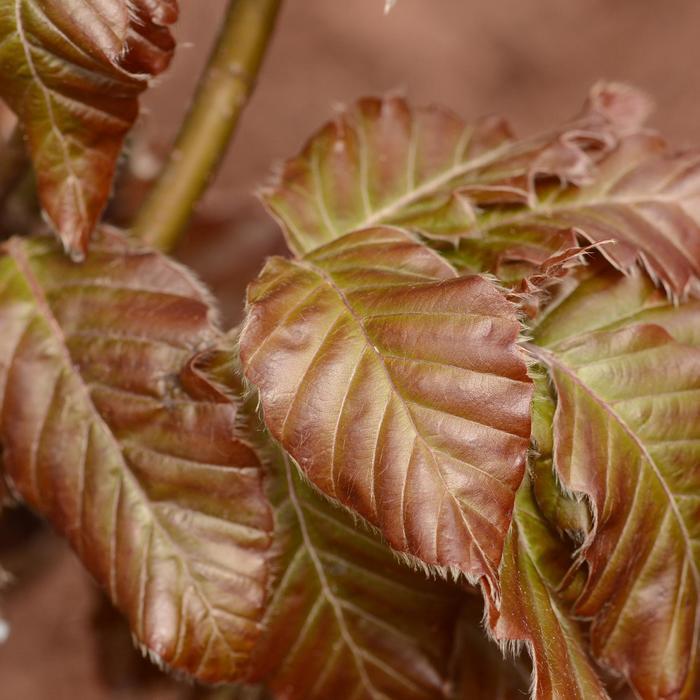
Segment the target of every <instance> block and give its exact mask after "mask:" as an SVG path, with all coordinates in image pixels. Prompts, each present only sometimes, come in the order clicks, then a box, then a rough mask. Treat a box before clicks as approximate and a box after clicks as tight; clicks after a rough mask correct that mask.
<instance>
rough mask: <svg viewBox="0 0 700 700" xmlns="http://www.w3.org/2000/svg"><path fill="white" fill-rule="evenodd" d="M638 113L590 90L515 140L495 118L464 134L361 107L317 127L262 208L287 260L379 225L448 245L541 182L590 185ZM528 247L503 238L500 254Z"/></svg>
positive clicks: (448, 117) (404, 113) (396, 112)
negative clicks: (537, 132) (483, 215)
mask: <svg viewBox="0 0 700 700" xmlns="http://www.w3.org/2000/svg"><path fill="white" fill-rule="evenodd" d="M648 111H649V104H648V100H647V99H646V98H645V97H644V96H643V95H641V94H639V93H638V92H636V91H634V90H632V89H631V88H628V87H625V86H621V85H616V84H600V85H597V86H595V87H594V88H593V90H592V91H591V95H590V97H589V100H588V103H587V105H586V108H585V109H584V112H583V113H582V115H581V116H580V117H578V118H577V119H575V120H573V121H571V122H569V123H568V124H565V125H564V126H563V127H561V128H560V129H556V130H554V131H552V132H551V133H547V134H544V135H542V136H539V137H535V138H532V139H527V140H523V141H517V140H515V139H514V137H513V135H512V133H511V130H510V128H509V127H508V125H507V124H506V123H505V122H504V121H503V120H501V119H496V118H488V119H484V120H481V121H479V122H476V123H474V124H465V123H464V122H463V121H462V120H461V119H459V118H458V117H456V116H454V115H453V114H451V113H450V112H447V111H444V110H441V109H438V108H429V109H418V110H413V109H412V108H411V107H410V106H409V105H408V104H407V103H406V101H405V100H403V99H401V98H396V97H393V98H392V97H388V98H385V99H374V98H367V99H364V100H360V101H359V102H358V103H357V104H356V105H354V106H353V107H352V108H350V109H349V110H348V111H347V112H344V113H342V114H340V115H339V116H338V117H337V118H336V119H335V120H334V121H333V122H331V123H329V124H327V125H326V126H325V127H324V128H323V129H321V131H319V132H318V133H317V134H316V135H315V136H314V137H313V138H312V139H311V140H310V141H309V143H308V145H307V146H306V148H305V149H304V150H303V152H302V153H301V154H300V155H299V156H298V157H297V158H294V159H292V160H290V161H288V162H287V163H286V165H285V166H284V168H283V169H282V171H281V172H280V173H279V175H278V177H277V179H276V181H275V183H274V184H273V185H272V187H270V188H269V189H268V190H266V191H265V192H264V193H263V198H264V201H265V203H266V204H267V206H268V208H269V209H270V211H271V212H272V214H273V215H274V216H275V218H277V219H278V221H279V222H280V223H281V225H282V228H283V230H284V232H285V235H286V237H287V242H288V244H289V246H290V248H291V249H292V250H293V251H294V252H295V253H296V254H297V255H301V254H303V253H305V252H308V251H310V250H313V249H314V248H316V247H318V246H320V245H323V244H324V243H327V242H328V241H331V240H333V239H335V238H337V237H338V236H341V235H343V234H344V233H348V232H349V231H352V230H354V229H360V228H366V227H369V226H376V225H378V224H396V225H401V226H406V227H410V228H413V229H417V230H419V231H421V232H423V233H425V234H428V235H431V236H448V237H453V236H455V235H461V234H464V233H467V232H470V231H473V230H474V229H475V227H476V226H477V224H478V221H479V214H480V210H481V207H483V206H487V205H491V204H494V203H495V204H503V203H505V204H507V205H511V204H512V203H513V202H516V203H522V202H523V201H528V200H530V199H531V198H532V197H533V196H534V188H535V185H536V183H537V181H538V180H539V179H541V178H545V179H548V180H551V179H553V178H554V179H558V180H561V181H562V182H571V183H574V184H585V183H587V182H590V181H591V179H592V178H593V176H594V165H595V162H596V160H598V159H599V158H600V157H601V156H602V155H603V154H604V153H605V152H607V151H608V150H609V149H610V148H612V147H613V145H614V144H615V143H616V142H617V140H618V138H619V136H620V135H621V134H624V133H626V132H628V131H630V130H632V131H633V130H635V129H636V128H638V127H639V124H640V123H641V122H642V121H643V119H644V118H645V117H646V115H647V113H648ZM559 235H560V232H559V231H552V232H551V234H543V233H542V232H541V231H540V232H537V234H536V236H535V238H536V240H535V241H530V242H529V245H530V247H534V248H535V249H538V248H543V249H544V252H543V253H541V258H540V260H539V262H542V261H543V260H544V259H545V258H547V257H548V256H549V255H550V254H551V253H552V252H554V251H556V250H557V249H558V248H559V247H560V242H559V240H558V236H559ZM525 238H527V236H526V237H525ZM527 244H528V242H527V241H526V240H523V241H517V240H513V238H512V237H511V239H510V240H509V241H508V242H507V243H506V244H505V245H504V248H505V249H506V251H508V250H509V249H511V248H516V249H522V248H524V247H526V245H527ZM489 245H490V244H489ZM516 252H517V250H516ZM480 254H481V255H484V256H489V255H491V251H490V250H486V249H485V248H484V247H482V249H481V253H480Z"/></svg>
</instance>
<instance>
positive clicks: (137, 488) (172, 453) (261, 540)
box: [0, 232, 273, 681]
mask: <svg viewBox="0 0 700 700" xmlns="http://www.w3.org/2000/svg"><path fill="white" fill-rule="evenodd" d="M2 251H3V255H2V257H1V258H0V327H1V328H2V339H1V340H0V406H1V408H0V441H1V442H2V445H3V448H4V451H3V460H4V467H5V471H6V474H7V476H8V477H9V479H10V480H11V482H12V484H13V487H14V490H15V491H16V492H17V493H18V494H19V495H20V496H21V497H22V498H23V499H24V500H25V501H26V502H27V503H28V504H29V505H30V506H31V507H32V508H34V509H35V510H36V511H38V512H39V513H41V514H42V515H44V516H45V517H46V518H47V519H48V520H49V521H50V522H51V523H52V524H53V525H54V527H56V528H57V529H58V530H59V531H60V532H61V533H62V534H64V535H65V536H66V538H67V539H68V540H69V542H70V543H71V545H72V546H73V548H74V549H75V551H76V552H77V553H78V555H79V556H80V558H81V559H82V560H83V562H84V563H85V565H86V566H87V567H88V569H89V570H90V571H91V573H92V574H93V576H94V577H95V578H96V579H97V580H98V581H99V582H100V584H101V585H102V586H103V587H104V588H105V589H106V590H107V592H108V593H109V595H110V598H111V599H112V601H113V602H114V603H115V605H117V607H119V608H120V609H121V610H122V611H123V612H124V613H125V614H126V615H127V617H128V619H129V622H130V625H131V628H132V630H133V632H134V634H135V635H136V637H137V638H138V640H139V641H140V643H141V644H142V645H143V646H144V647H145V648H146V649H147V650H148V651H149V652H150V653H151V655H152V656H154V657H155V658H156V659H157V660H158V661H160V662H161V663H164V664H166V665H167V666H169V667H174V668H176V669H178V670H181V671H185V672H188V673H190V674H193V675H195V676H197V677H198V678H200V679H203V680H211V681H223V680H229V679H234V678H236V677H237V676H239V675H240V674H241V673H243V672H244V671H245V669H247V663H248V657H249V654H250V650H251V648H252V646H253V645H254V643H255V641H256V640H257V638H258V636H259V633H260V620H261V618H262V615H263V613H264V609H265V601H266V597H267V576H268V574H267V565H266V557H267V551H268V549H269V547H270V543H271V536H272V528H273V519H272V513H271V510H270V507H269V504H268V501H267V499H266V497H265V494H264V492H263V485H262V475H261V466H260V463H259V461H258V458H257V456H256V454H255V452H254V451H253V449H252V448H251V447H250V446H249V445H248V444H247V443H246V442H244V441H243V440H242V439H240V438H239V437H238V436H237V427H236V423H237V420H238V419H237V415H238V409H237V405H236V404H235V403H234V402H232V401H226V402H224V401H221V402H217V401H214V400H212V399H211V398H210V397H208V396H206V395H205V392H202V391H201V390H200V388H199V386H198V383H197V382H196V381H195V380H194V379H193V376H192V373H191V372H189V371H188V367H189V364H188V359H189V358H190V356H191V355H192V353H193V352H195V351H196V350H199V349H200V348H201V347H202V346H203V345H208V344H210V343H212V342H214V341H215V340H216V338H218V331H217V329H216V327H215V325H214V324H213V321H212V313H213V312H212V308H211V305H210V301H209V299H208V297H207V295H206V294H205V293H203V292H202V291H201V289H200V287H199V285H198V284H197V282H196V281H195V280H194V279H193V278H192V277H191V276H190V275H189V274H188V273H187V272H185V271H184V270H183V269H181V268H180V267H179V266H177V265H175V264H174V263H171V262H169V261H168V260H167V259H166V258H164V257H162V256H160V255H158V254H156V253H153V252H150V251H148V250H143V249H141V248H139V247H137V246H135V245H134V244H130V243H128V242H127V241H126V240H125V239H124V238H122V237H121V236H120V235H118V234H116V233H114V232H102V233H101V235H100V237H99V239H98V240H96V241H95V244H94V246H93V249H92V250H91V253H90V257H89V259H88V261H87V262H86V263H85V264H83V265H76V264H74V263H72V262H71V261H70V260H68V259H67V258H66V257H65V256H64V255H62V253H61V252H60V251H59V250H58V249H57V246H56V245H55V244H54V243H53V242H52V241H50V240H47V239H43V238H41V239H34V240H27V239H12V240H11V241H9V242H8V243H6V244H5V246H4V247H3V248H2Z"/></svg>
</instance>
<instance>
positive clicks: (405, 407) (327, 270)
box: [241, 228, 532, 582]
mask: <svg viewBox="0 0 700 700" xmlns="http://www.w3.org/2000/svg"><path fill="white" fill-rule="evenodd" d="M248 301H249V309H248V317H247V321H246V323H245V326H244V329H243V332H242V336H241V359H242V361H243V366H244V370H245V373H246V376H247V377H248V379H249V380H250V381H251V382H252V383H253V384H254V385H255V386H256V387H257V388H258V390H259V391H260V397H261V402H262V407H263V411H264V417H265V422H266V425H267V427H268V429H269V430H270V432H271V433H272V435H273V436H274V437H275V438H276V439H277V440H279V441H280V443H281V444H282V446H283V447H284V448H285V449H286V450H287V451H288V452H289V454H290V455H291V456H292V457H293V458H294V460H295V461H296V462H297V464H298V465H299V467H300V469H301V470H302V472H303V473H304V474H305V475H306V476H307V478H308V479H310V480H311V481H312V482H313V483H314V484H315V485H316V486H317V487H318V488H319V489H320V490H321V491H322V492H323V493H325V494H327V495H328V496H330V497H331V498H333V499H335V500H337V501H339V502H340V503H342V504H343V505H345V506H347V507H348V508H350V509H351V510H353V511H354V512H356V513H359V514H360V515H361V516H362V517H364V518H365V519H366V520H367V521H369V522H370V523H371V524H372V525H374V526H375V527H378V528H379V529H380V531H381V532H382V534H383V535H384V536H385V538H386V539H387V541H388V542H389V544H390V545H391V546H392V547H393V548H394V549H395V550H397V551H398V552H402V553H404V554H408V555H411V556H413V557H417V558H418V559H419V560H422V561H423V562H425V563H427V564H428V565H430V566H435V567H444V568H448V567H449V568H452V569H453V570H459V571H461V572H463V573H464V574H466V575H467V576H469V577H471V578H472V579H476V578H480V577H483V576H485V577H487V578H488V579H489V580H490V581H491V582H495V578H496V570H497V568H498V564H499V562H500V559H501V552H502V548H503V540H504V538H505V535H506V532H507V530H508V525H509V523H510V514H511V511H512V508H513V500H514V496H515V492H516V490H517V488H518V486H519V484H520V482H521V480H522V476H523V471H524V464H525V458H526V453H527V448H528V440H529V436H530V397H531V393H532V387H531V383H530V380H529V378H528V376H527V371H526V366H525V362H524V358H523V354H522V352H521V350H520V348H519V347H518V344H517V342H518V339H519V333H520V323H519V320H518V318H517V313H516V309H515V306H514V305H513V304H511V303H510V302H508V301H507V300H506V299H505V297H504V295H503V293H502V292H501V290H500V289H498V288H497V287H496V286H495V285H494V284H493V283H492V282H490V281H488V280H486V279H484V278H481V277H470V278H465V277H461V278H460V277H458V276H457V275H456V273H455V272H454V270H453V269H452V268H451V267H450V266H449V265H448V264H447V263H446V262H444V261H443V260H442V259H441V258H440V257H438V256H437V255H436V254H435V253H434V252H432V251H431V250H429V249H428V248H426V247H425V246H423V245H421V244H420V243H419V242H417V241H416V240H415V239H414V238H413V237H411V236H410V235H409V234H407V233H405V232H403V231H401V230H399V229H393V228H377V229H369V230H366V231H359V232H355V233H352V234H349V235H347V236H344V237H343V238H340V239H338V240H337V241H334V242H333V243H330V244H328V245H326V246H324V247H322V248H319V249H318V250H316V251H314V252H313V253H311V254H309V255H307V256H305V257H304V258H303V259H301V260H298V261H290V260H284V259H282V258H272V259H271V260H270V261H268V263H267V265H266V266H265V268H264V270H263V272H262V273H261V275H260V277H259V278H258V279H257V281H255V282H254V283H253V284H252V285H251V287H250V288H249V295H248Z"/></svg>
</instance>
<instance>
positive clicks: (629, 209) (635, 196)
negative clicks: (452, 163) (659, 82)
mask: <svg viewBox="0 0 700 700" xmlns="http://www.w3.org/2000/svg"><path fill="white" fill-rule="evenodd" d="M552 229H554V230H556V229H561V230H564V231H570V230H572V229H573V230H576V231H578V232H580V233H581V234H582V235H583V236H585V237H586V238H587V239H588V240H590V241H592V242H594V243H599V242H601V241H608V240H612V241H614V243H611V244H608V245H605V246H601V248H600V252H601V253H602V254H603V255H604V256H605V257H606V258H608V260H609V261H610V262H611V263H613V265H614V266H615V267H617V268H618V269H620V270H622V271H623V272H625V273H630V272H631V271H632V270H634V269H635V268H636V266H637V264H642V265H643V266H644V267H645V268H646V269H647V270H648V271H649V273H650V274H651V275H652V277H653V278H654V279H658V280H659V281H660V283H661V284H662V285H663V286H664V287H665V288H666V289H667V290H668V291H669V292H670V294H671V295H673V296H675V297H685V296H687V295H688V294H694V295H697V294H700V151H698V150H693V151H684V152H678V153H675V152H672V151H670V150H669V149H668V147H667V146H666V144H665V143H664V141H663V140H662V139H661V138H659V137H658V136H654V135H650V134H638V135H635V136H630V137H627V138H625V139H623V140H622V141H621V142H620V143H619V144H618V146H617V147H616V148H615V149H614V150H613V151H612V152H611V153H609V154H608V155H607V156H605V157H604V158H603V159H602V160H601V161H600V162H599V163H598V165H597V171H596V174H595V179H594V181H593V182H592V183H590V184H588V185H583V186H579V187H573V186H571V187H567V188H561V187H552V186H549V187H547V188H540V189H539V190H538V192H537V197H536V198H535V199H534V200H533V201H530V202H529V203H527V204H525V205H523V206H521V207H510V208H508V209H503V210H499V209H497V208H495V209H492V210H489V211H486V212H485V213H484V214H482V215H481V216H480V218H479V220H478V221H477V223H476V224H475V225H474V227H473V230H474V231H475V232H478V239H477V240H478V241H480V245H483V246H487V247H488V246H489V243H490V241H491V239H492V238H493V239H494V240H495V241H496V242H498V241H500V240H502V239H504V238H505V239H511V240H514V241H520V240H522V239H528V238H529V239H533V240H538V231H539V232H540V238H544V239H545V240H547V237H548V236H550V240H551V234H550V232H551V230H552ZM463 245H464V247H465V248H467V249H468V248H469V246H470V245H471V242H470V240H469V238H467V239H466V240H465V241H464V242H463Z"/></svg>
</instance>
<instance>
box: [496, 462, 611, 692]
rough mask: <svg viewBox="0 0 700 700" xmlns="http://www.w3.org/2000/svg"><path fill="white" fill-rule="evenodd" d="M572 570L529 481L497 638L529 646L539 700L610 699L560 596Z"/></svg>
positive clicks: (507, 564) (511, 537) (504, 571)
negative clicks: (560, 588)
mask: <svg viewBox="0 0 700 700" xmlns="http://www.w3.org/2000/svg"><path fill="white" fill-rule="evenodd" d="M543 466H544V465H543ZM570 565H571V547H567V546H566V544H565V543H564V542H563V541H562V540H561V539H559V538H558V537H557V535H556V534H555V533H554V532H553V531H552V529H551V528H550V527H549V526H548V524H547V522H546V521H545V520H544V518H543V517H542V514H541V513H540V511H539V509H538V508H537V505H536V503H535V499H534V497H533V493H532V489H531V485H530V483H529V481H526V482H525V483H523V486H522V487H521V490H520V492H519V493H518V497H517V500H516V507H515V514H514V519H513V525H512V528H511V531H510V533H509V534H508V540H507V542H506V549H505V552H504V555H503V564H502V567H501V588H502V592H503V595H502V598H501V599H500V601H498V604H495V603H492V606H491V612H490V623H491V625H492V626H493V632H494V635H495V636H496V638H497V639H499V640H501V641H503V642H504V643H511V642H514V641H523V642H525V643H526V644H527V646H528V648H529V650H530V654H531V655H532V658H533V665H534V676H533V690H534V697H535V698H536V700H596V699H597V700H605V699H607V698H608V693H607V692H606V690H605V687H604V686H603V683H602V682H601V680H600V678H599V677H598V675H597V673H596V670H595V668H594V666H593V664H592V662H591V660H590V658H589V656H588V652H587V643H586V640H585V639H584V637H583V634H582V631H581V630H580V629H579V626H578V623H577V621H576V620H575V618H574V616H573V615H572V614H571V612H570V611H569V609H568V607H569V606H568V605H567V603H566V602H565V600H563V599H562V597H561V596H560V594H559V592H558V590H557V589H558V587H559V586H560V584H561V583H562V582H563V581H564V580H565V578H566V575H567V573H568V570H569V568H570Z"/></svg>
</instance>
